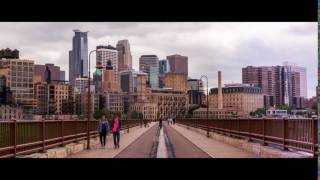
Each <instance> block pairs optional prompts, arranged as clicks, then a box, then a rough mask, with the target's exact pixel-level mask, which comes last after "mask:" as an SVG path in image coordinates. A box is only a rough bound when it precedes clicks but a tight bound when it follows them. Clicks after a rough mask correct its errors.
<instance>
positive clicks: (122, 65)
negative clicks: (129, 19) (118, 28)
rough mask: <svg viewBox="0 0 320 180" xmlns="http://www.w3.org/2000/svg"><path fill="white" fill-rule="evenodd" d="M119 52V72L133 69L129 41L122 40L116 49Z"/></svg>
mask: <svg viewBox="0 0 320 180" xmlns="http://www.w3.org/2000/svg"><path fill="white" fill-rule="evenodd" d="M116 49H117V51H118V72H120V71H123V70H131V69H132V56H131V51H130V44H129V41H128V40H127V39H125V40H120V41H118V43H117V47H116Z"/></svg>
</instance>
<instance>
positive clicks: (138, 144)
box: [115, 124, 158, 158]
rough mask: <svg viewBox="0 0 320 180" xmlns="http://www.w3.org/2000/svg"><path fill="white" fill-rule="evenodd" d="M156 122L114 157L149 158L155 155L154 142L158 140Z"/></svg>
mask: <svg viewBox="0 0 320 180" xmlns="http://www.w3.org/2000/svg"><path fill="white" fill-rule="evenodd" d="M157 132H158V124H156V125H155V126H153V127H152V128H150V129H149V130H148V131H147V132H145V133H143V134H142V135H141V136H140V137H139V138H137V139H136V140H135V141H134V142H133V143H131V144H130V145H129V146H128V147H127V148H125V149H124V150H123V151H121V152H120V153H119V154H118V155H117V156H115V158H150V157H154V156H155V153H156V152H155V149H156V147H154V146H155V145H156V142H157V141H158V136H157Z"/></svg>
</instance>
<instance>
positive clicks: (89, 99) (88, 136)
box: [87, 50, 102, 149]
mask: <svg viewBox="0 0 320 180" xmlns="http://www.w3.org/2000/svg"><path fill="white" fill-rule="evenodd" d="M96 51H97V50H92V51H90V53H89V62H88V63H89V65H88V71H89V72H88V104H87V107H88V110H87V113H88V120H87V149H90V119H91V112H90V111H91V107H90V105H91V104H90V101H91V92H90V85H91V83H90V57H91V54H92V53H93V52H96ZM96 68H97V69H102V66H99V67H96Z"/></svg>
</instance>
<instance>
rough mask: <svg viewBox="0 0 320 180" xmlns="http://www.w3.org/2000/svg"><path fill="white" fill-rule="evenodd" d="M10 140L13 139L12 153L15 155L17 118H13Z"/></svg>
mask: <svg viewBox="0 0 320 180" xmlns="http://www.w3.org/2000/svg"><path fill="white" fill-rule="evenodd" d="M12 130H13V131H12V136H13V138H12V140H13V155H14V157H16V154H17V120H13V127H12Z"/></svg>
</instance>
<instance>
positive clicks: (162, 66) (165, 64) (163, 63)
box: [159, 59, 170, 88]
mask: <svg viewBox="0 0 320 180" xmlns="http://www.w3.org/2000/svg"><path fill="white" fill-rule="evenodd" d="M168 72H170V65H169V61H168V60H167V59H162V60H160V61H159V87H160V88H163V87H164V75H165V73H168Z"/></svg>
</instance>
